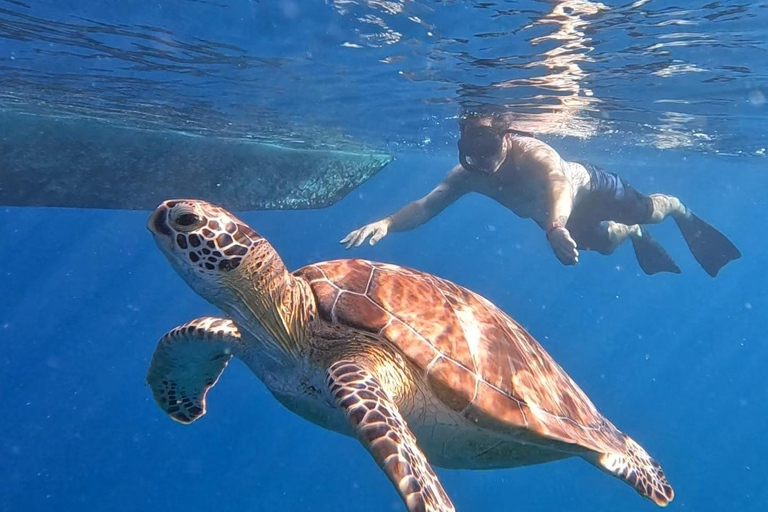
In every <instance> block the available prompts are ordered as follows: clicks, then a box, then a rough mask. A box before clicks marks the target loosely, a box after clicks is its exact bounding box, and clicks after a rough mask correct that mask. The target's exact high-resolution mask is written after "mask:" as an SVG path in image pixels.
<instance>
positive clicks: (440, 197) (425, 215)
mask: <svg viewBox="0 0 768 512" xmlns="http://www.w3.org/2000/svg"><path fill="white" fill-rule="evenodd" d="M469 191H470V186H469V177H468V176H467V171H466V170H465V169H464V168H463V167H461V166H460V165H457V166H456V167H454V168H453V169H452V170H451V172H450V173H448V176H446V178H445V179H444V180H443V181H442V182H441V183H440V184H439V185H438V186H436V187H435V188H434V189H432V191H430V192H429V193H428V194H427V195H426V196H424V197H422V198H421V199H417V200H416V201H413V202H411V203H408V204H407V205H405V206H403V207H402V208H400V209H399V210H398V211H397V212H395V213H393V214H392V215H390V216H388V217H385V218H383V219H381V220H379V221H376V222H372V223H371V224H367V225H365V226H363V227H361V228H359V229H356V230H354V231H352V232H351V233H349V234H348V235H347V236H346V237H344V238H343V239H342V240H341V241H340V243H342V244H346V248H347V249H349V248H351V247H358V246H359V245H360V244H362V243H363V242H364V241H365V240H366V238H368V237H369V236H370V237H371V240H370V244H371V245H374V244H375V243H376V242H378V241H379V240H381V239H382V238H384V237H385V236H387V234H388V233H389V232H395V231H408V230H411V229H414V228H416V227H418V226H421V225H422V224H424V223H425V222H427V221H429V220H430V219H432V218H433V217H435V216H436V215H437V214H438V213H440V212H441V211H443V210H444V209H445V208H447V207H448V206H449V205H451V204H452V203H454V202H455V201H456V200H457V199H458V198H460V197H461V196H463V195H464V194H466V193H467V192H469Z"/></svg>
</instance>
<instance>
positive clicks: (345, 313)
mask: <svg viewBox="0 0 768 512" xmlns="http://www.w3.org/2000/svg"><path fill="white" fill-rule="evenodd" d="M340 293H341V295H339V298H338V300H337V301H336V306H335V307H334V313H335V315H336V320H337V321H338V322H339V323H341V324H344V325H349V326H351V327H354V328H356V329H363V330H367V331H372V332H378V331H381V329H383V328H384V326H385V325H387V322H388V321H389V314H387V313H386V312H385V311H384V310H383V309H381V308H380V307H379V306H378V305H376V304H374V303H373V301H371V300H370V299H369V298H367V297H366V296H364V295H357V294H353V293H349V292H345V291H342V292H340Z"/></svg>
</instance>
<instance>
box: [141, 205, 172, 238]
mask: <svg viewBox="0 0 768 512" xmlns="http://www.w3.org/2000/svg"><path fill="white" fill-rule="evenodd" d="M147 229H148V230H149V231H150V232H151V233H152V234H153V235H155V236H163V235H164V236H167V237H168V238H170V237H171V236H173V232H172V231H171V228H169V227H168V206H167V205H166V203H163V204H161V205H160V206H158V207H157V208H156V209H155V211H154V212H152V215H150V216H149V220H148V221H147Z"/></svg>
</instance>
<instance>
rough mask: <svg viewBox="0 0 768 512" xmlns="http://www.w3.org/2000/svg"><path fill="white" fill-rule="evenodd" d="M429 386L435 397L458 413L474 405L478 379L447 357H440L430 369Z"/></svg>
mask: <svg viewBox="0 0 768 512" xmlns="http://www.w3.org/2000/svg"><path fill="white" fill-rule="evenodd" d="M427 384H428V385H429V388H430V389H431V390H432V392H433V393H434V394H435V396H436V397H437V398H438V399H439V400H440V401H441V402H443V403H444V404H445V405H447V406H448V407H449V408H450V409H452V410H453V411H456V412H461V411H463V410H464V409H466V408H467V406H469V404H470V403H472V399H473V398H474V395H475V387H476V385H477V378H476V377H475V375H474V374H473V373H472V372H470V371H469V370H467V369H466V368H463V367H461V366H460V365H458V364H456V363H455V362H454V361H451V360H450V359H448V358H446V357H439V358H438V359H437V360H436V361H435V362H434V363H433V364H432V366H430V368H429V373H428V374H427Z"/></svg>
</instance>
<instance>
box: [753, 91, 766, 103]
mask: <svg viewBox="0 0 768 512" xmlns="http://www.w3.org/2000/svg"><path fill="white" fill-rule="evenodd" d="M749 102H750V103H751V104H753V105H755V106H761V105H765V94H763V91H761V90H760V89H752V90H751V91H749Z"/></svg>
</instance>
